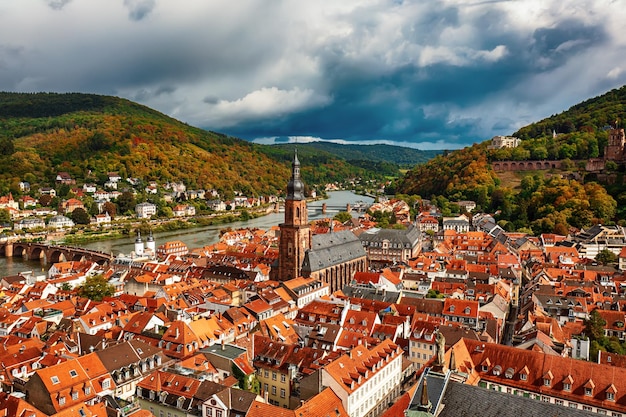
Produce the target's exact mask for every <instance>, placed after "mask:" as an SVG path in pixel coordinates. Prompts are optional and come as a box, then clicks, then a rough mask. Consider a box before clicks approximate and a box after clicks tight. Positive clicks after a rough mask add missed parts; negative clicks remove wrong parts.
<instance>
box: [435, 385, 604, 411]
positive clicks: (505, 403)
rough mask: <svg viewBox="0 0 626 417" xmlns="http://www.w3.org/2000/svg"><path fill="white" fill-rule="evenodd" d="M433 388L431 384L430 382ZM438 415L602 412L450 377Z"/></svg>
mask: <svg viewBox="0 0 626 417" xmlns="http://www.w3.org/2000/svg"><path fill="white" fill-rule="evenodd" d="M428 389H429V390H430V385H428ZM442 402H443V404H444V407H443V410H442V411H441V413H440V414H439V416H438V417H458V416H465V417H526V416H528V417H531V416H532V417H535V416H551V417H566V416H568V417H591V416H597V415H598V414H596V413H592V412H589V411H583V410H580V409H573V408H569V407H565V406H562V405H557V404H550V403H547V402H544V401H537V400H535V399H530V398H525V397H521V396H517V395H511V394H506V393H503V392H498V391H493V390H488V389H486V388H480V387H477V386H472V385H465V384H461V383H459V382H453V381H450V383H449V384H448V387H447V389H446V392H445V394H444V396H443V401H442Z"/></svg>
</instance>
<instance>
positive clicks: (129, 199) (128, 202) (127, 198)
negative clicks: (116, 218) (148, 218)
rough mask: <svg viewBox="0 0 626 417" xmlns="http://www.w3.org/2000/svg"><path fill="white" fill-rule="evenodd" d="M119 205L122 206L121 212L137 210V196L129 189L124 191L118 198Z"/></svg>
mask: <svg viewBox="0 0 626 417" xmlns="http://www.w3.org/2000/svg"><path fill="white" fill-rule="evenodd" d="M117 205H118V206H119V208H120V213H127V212H132V211H133V210H135V196H134V195H133V193H131V192H129V191H124V192H123V193H122V194H121V195H120V196H119V197H118V198H117Z"/></svg>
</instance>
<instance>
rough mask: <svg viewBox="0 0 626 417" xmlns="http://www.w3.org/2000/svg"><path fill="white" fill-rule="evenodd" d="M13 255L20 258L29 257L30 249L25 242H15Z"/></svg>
mask: <svg viewBox="0 0 626 417" xmlns="http://www.w3.org/2000/svg"><path fill="white" fill-rule="evenodd" d="M13 256H15V257H20V258H28V249H27V247H26V245H24V244H18V243H16V244H14V245H13Z"/></svg>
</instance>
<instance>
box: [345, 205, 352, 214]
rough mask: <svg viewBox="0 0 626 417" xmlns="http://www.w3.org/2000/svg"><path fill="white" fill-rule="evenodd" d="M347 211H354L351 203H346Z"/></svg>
mask: <svg viewBox="0 0 626 417" xmlns="http://www.w3.org/2000/svg"><path fill="white" fill-rule="evenodd" d="M346 211H347V212H348V213H352V207H350V203H348V204H346Z"/></svg>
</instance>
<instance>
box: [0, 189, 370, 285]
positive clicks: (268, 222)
mask: <svg viewBox="0 0 626 417" xmlns="http://www.w3.org/2000/svg"><path fill="white" fill-rule="evenodd" d="M373 201H374V199H373V198H370V197H367V196H363V195H362V194H356V193H354V192H352V191H331V192H329V193H328V198H327V199H317V200H315V201H311V202H309V203H308V204H307V206H308V211H309V220H311V221H313V220H319V219H328V218H332V217H334V216H335V215H336V214H337V213H339V212H340V211H344V210H345V207H346V205H347V204H350V205H351V206H352V207H355V205H357V203H365V205H369V204H371V203H372V202H373ZM324 204H326V206H327V210H326V211H324V210H323V209H322V206H323V205H324ZM272 208H273V207H272ZM272 208H268V207H265V208H263V209H262V210H261V212H260V213H258V215H255V216H256V217H253V216H250V218H249V219H248V220H245V221H244V220H243V219H241V218H239V217H233V218H231V219H228V220H234V221H233V222H230V221H229V222H226V219H223V220H222V221H221V222H220V223H219V224H217V219H213V222H212V223H211V224H210V225H206V226H203V225H201V224H198V223H196V224H193V223H194V222H192V224H191V225H185V228H184V229H176V230H165V231H157V230H156V226H157V225H156V223H155V224H153V225H152V227H153V229H152V233H153V237H154V240H155V242H156V243H157V246H158V245H160V244H162V243H164V242H168V241H172V240H179V241H181V242H183V243H184V244H185V245H187V247H189V248H201V247H204V246H208V245H212V244H214V243H216V242H218V241H219V239H220V234H221V233H222V231H223V230H224V228H225V227H231V228H232V229H242V228H250V229H263V230H269V229H270V228H272V227H275V226H277V225H279V224H280V223H282V222H283V221H284V212H282V211H280V212H275V211H274V210H273V209H272ZM353 213H354V215H355V216H356V215H358V212H356V211H355V212H353ZM228 214H232V213H228ZM249 214H252V213H249ZM134 223H135V224H136V225H137V226H138V225H140V224H141V222H140V221H136V219H135V221H134ZM121 224H122V223H121V222H120V225H121ZM124 224H128V230H129V232H128V233H118V234H116V232H119V230H112V229H109V230H107V229H102V230H99V231H98V233H95V232H93V233H89V236H85V235H86V234H87V233H86V232H83V233H82V234H81V235H73V236H74V238H75V239H76V240H74V241H73V242H72V243H69V242H68V243H66V244H68V245H71V246H80V247H83V248H86V249H90V250H95V251H99V252H105V253H110V254H112V255H113V256H117V255H118V254H129V253H130V252H132V251H133V250H134V245H135V235H134V234H133V233H132V232H133V230H134V228H135V227H136V226H135V227H132V226H130V220H128V221H127V222H125V223H124ZM178 226H180V225H170V226H168V227H172V228H176V227H178ZM190 226H191V227H190ZM181 227H182V226H181ZM48 234H49V235H50V236H51V239H50V242H51V243H60V244H62V241H63V236H62V235H54V234H52V233H51V232H50V233H48ZM142 235H143V232H142ZM144 236H145V235H144ZM31 238H33V239H36V240H37V241H42V240H44V239H43V236H42V235H41V234H40V235H33V236H31ZM40 261H41V260H35V261H32V260H30V261H29V260H24V259H23V258H21V257H16V258H5V257H1V256H0V277H2V276H7V275H14V274H16V273H18V272H21V271H26V270H34V271H38V273H44V269H47V266H46V265H44V264H43V263H42V262H43V261H41V262H40ZM39 271H40V272H39Z"/></svg>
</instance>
